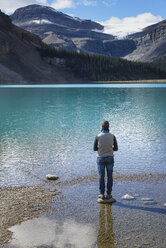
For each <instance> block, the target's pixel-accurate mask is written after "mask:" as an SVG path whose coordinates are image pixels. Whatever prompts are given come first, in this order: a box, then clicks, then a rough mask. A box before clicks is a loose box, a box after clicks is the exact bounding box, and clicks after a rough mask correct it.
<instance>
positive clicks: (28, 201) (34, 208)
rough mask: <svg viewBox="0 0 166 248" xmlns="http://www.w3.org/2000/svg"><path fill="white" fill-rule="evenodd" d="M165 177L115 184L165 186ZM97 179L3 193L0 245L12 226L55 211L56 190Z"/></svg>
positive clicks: (129, 178)
mask: <svg viewBox="0 0 166 248" xmlns="http://www.w3.org/2000/svg"><path fill="white" fill-rule="evenodd" d="M165 180H166V174H150V173H149V174H146V173H144V174H130V175H126V174H120V173H117V172H115V173H114V181H115V182H129V183H130V182H145V183H146V182H147V183H149V182H154V183H159V182H165ZM97 181H98V176H97V174H96V175H93V176H87V177H78V178H74V179H71V180H66V181H56V182H55V181H46V182H45V183H44V184H42V185H35V186H29V187H8V188H2V189H1V190H0V199H1V206H0V245H3V244H5V243H7V242H8V241H9V240H10V238H11V236H12V232H10V231H9V230H8V228H10V227H11V226H14V225H16V224H19V223H21V222H23V221H26V220H29V219H32V218H37V217H39V216H41V215H42V214H45V213H47V212H49V213H50V212H53V211H56V209H55V208H53V203H54V202H55V201H56V199H57V198H62V197H63V196H62V194H61V193H60V192H59V191H58V190H57V189H59V188H61V189H63V187H66V186H72V185H76V184H80V183H83V182H97Z"/></svg>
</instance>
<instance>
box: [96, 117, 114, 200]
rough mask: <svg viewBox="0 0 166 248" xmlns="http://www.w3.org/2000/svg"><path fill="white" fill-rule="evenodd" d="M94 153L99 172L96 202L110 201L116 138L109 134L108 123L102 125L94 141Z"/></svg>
mask: <svg viewBox="0 0 166 248" xmlns="http://www.w3.org/2000/svg"><path fill="white" fill-rule="evenodd" d="M93 150H94V151H97V152H98V157H97V165H98V172H99V191H100V194H99V198H98V202H102V201H103V200H105V199H106V200H111V198H112V195H111V192H112V186H113V177H112V173H113V166H114V151H118V144H117V140H116V137H115V136H114V135H113V134H112V133H110V132H109V122H108V121H104V122H103V123H102V130H101V133H100V134H98V135H97V136H96V138H95V141H94V148H93ZM105 170H106V171H107V195H106V197H105V195H104V194H105Z"/></svg>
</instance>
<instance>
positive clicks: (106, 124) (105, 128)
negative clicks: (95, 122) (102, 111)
mask: <svg viewBox="0 0 166 248" xmlns="http://www.w3.org/2000/svg"><path fill="white" fill-rule="evenodd" d="M102 130H105V131H108V130H109V122H108V121H103V123H102Z"/></svg>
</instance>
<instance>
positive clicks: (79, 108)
mask: <svg viewBox="0 0 166 248" xmlns="http://www.w3.org/2000/svg"><path fill="white" fill-rule="evenodd" d="M0 117H1V122H0V187H6V186H18V185H31V184H37V183H40V182H41V181H42V180H43V179H44V178H45V175H46V174H49V173H51V174H52V173H53V174H57V175H58V176H59V177H60V178H61V180H66V179H71V178H77V177H80V176H89V175H93V174H95V173H96V171H97V168H96V153H95V152H93V142H94V138H95V136H96V134H98V133H99V132H100V129H101V123H102V121H103V120H104V119H106V120H109V121H110V131H111V132H112V133H113V134H114V135H115V136H116V138H117V141H118V145H119V151H118V152H117V153H115V167H114V171H115V172H119V173H122V174H134V173H137V174H139V173H144V172H145V173H152V174H153V173H161V174H165V173H166V167H165V163H166V84H158V85H156V84H148V85H139V84H135V85H127V84H126V85H122V84H119V85H83V86H81V85H68V86H66V85H56V86H48V85H46V86H40V87H38V86H29V87H27V86H26V87H23V86H18V87H10V86H8V87H6V86H1V87H0Z"/></svg>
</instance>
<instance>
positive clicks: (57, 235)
mask: <svg viewBox="0 0 166 248" xmlns="http://www.w3.org/2000/svg"><path fill="white" fill-rule="evenodd" d="M99 207H100V213H99V230H98V235H97V230H96V228H95V227H94V225H93V224H92V223H91V224H89V223H87V224H86V223H80V222H77V221H75V220H71V219H68V220H65V221H64V222H63V223H62V222H59V221H57V220H55V219H50V218H46V217H41V218H36V219H33V220H28V221H25V222H22V223H21V224H20V225H16V226H13V227H11V228H10V229H9V230H10V231H12V232H13V235H12V240H11V241H10V242H9V247H17V248H27V247H28V248H34V247H38V248H39V247H52V248H55V247H61V248H65V247H70V248H92V247H93V248H94V247H95V248H114V234H113V218H112V212H111V205H104V204H103V205H101V204H100V205H99ZM96 236H97V239H96Z"/></svg>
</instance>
